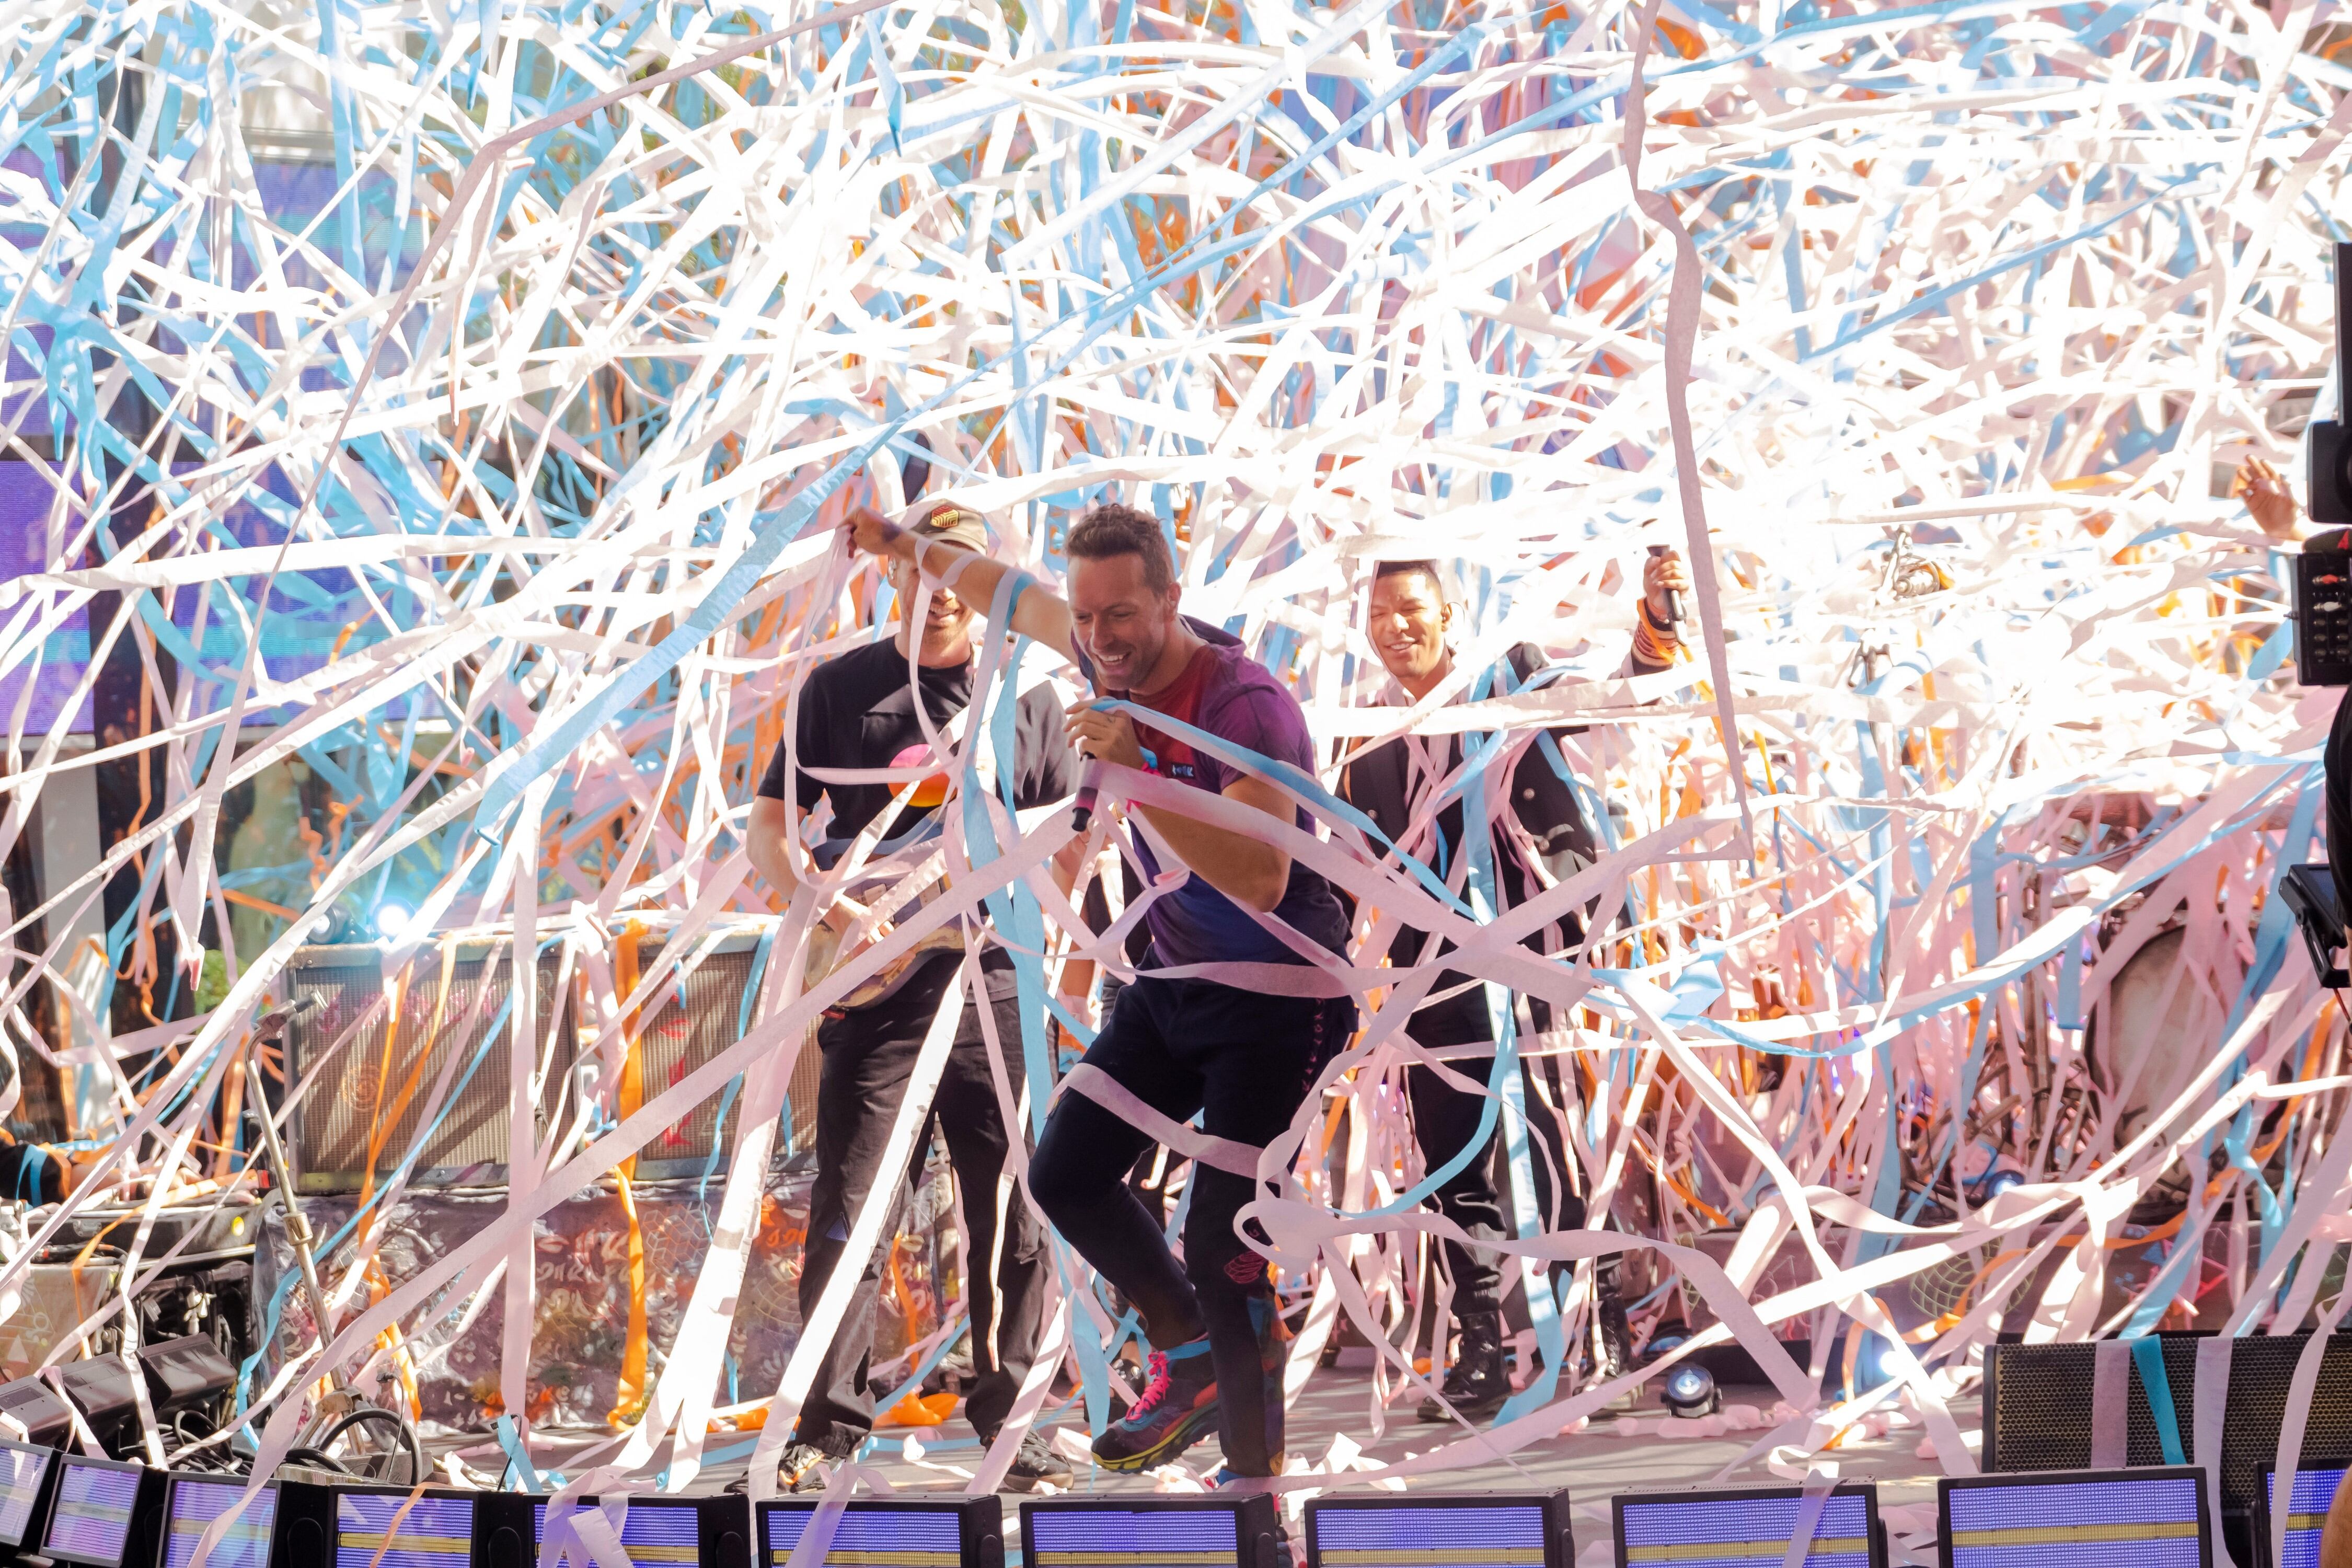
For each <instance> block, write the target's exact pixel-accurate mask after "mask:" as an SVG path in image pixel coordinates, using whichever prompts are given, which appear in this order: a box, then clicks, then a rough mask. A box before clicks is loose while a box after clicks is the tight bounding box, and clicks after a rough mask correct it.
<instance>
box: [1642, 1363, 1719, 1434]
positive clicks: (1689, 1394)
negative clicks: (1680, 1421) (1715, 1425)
mask: <svg viewBox="0 0 2352 1568" xmlns="http://www.w3.org/2000/svg"><path fill="white" fill-rule="evenodd" d="M1658 1397H1659V1398H1660V1399H1661V1400H1663V1401H1664V1403H1665V1406H1666V1408H1667V1409H1668V1410H1671V1411H1673V1412H1674V1413H1675V1415H1680V1416H1684V1417H1685V1418H1687V1419H1690V1420H1694V1421H1695V1420H1696V1419H1698V1417H1700V1416H1702V1415H1714V1414H1715V1413H1716V1412H1717V1411H1718V1410H1720V1409H1722V1408H1723V1391H1722V1390H1721V1389H1719V1388H1717V1387H1716V1385H1715V1373H1711V1372H1709V1371H1707V1370H1706V1368H1705V1367H1703V1366H1695V1365H1693V1364H1692V1363H1689V1362H1685V1363H1683V1364H1682V1365H1680V1366H1678V1367H1676V1368H1675V1370H1674V1371H1672V1372H1670V1373H1667V1374H1666V1385H1665V1387H1664V1388H1662V1389H1660V1390H1659V1391H1658Z"/></svg>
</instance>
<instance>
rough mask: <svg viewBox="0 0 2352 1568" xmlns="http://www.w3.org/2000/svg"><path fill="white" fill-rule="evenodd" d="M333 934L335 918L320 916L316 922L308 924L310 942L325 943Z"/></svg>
mask: <svg viewBox="0 0 2352 1568" xmlns="http://www.w3.org/2000/svg"><path fill="white" fill-rule="evenodd" d="M334 934H335V918H334V916H332V915H320V917H319V918H318V919H317V920H315V921H311V922H310V940H311V941H312V942H324V941H326V940H327V939H328V938H329V937H331V936H332V935H334Z"/></svg>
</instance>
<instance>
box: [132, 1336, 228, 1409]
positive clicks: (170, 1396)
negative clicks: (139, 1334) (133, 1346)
mask: <svg viewBox="0 0 2352 1568" xmlns="http://www.w3.org/2000/svg"><path fill="white" fill-rule="evenodd" d="M139 1366H140V1370H141V1371H142V1372H144V1373H146V1376H147V1398H148V1402H149V1403H150V1404H151V1405H152V1406H153V1407H154V1411H155V1414H156V1415H174V1414H176V1413H178V1412H180V1411H183V1410H188V1409H193V1408H194V1407H195V1406H196V1405H202V1404H203V1403H204V1402H205V1401H206V1400H207V1399H213V1398H216V1397H218V1396H219V1395H221V1394H226V1393H227V1392H228V1391H229V1390H230V1389H231V1388H233V1387H235V1386H236V1367H235V1366H234V1365H232V1364H230V1362H229V1359H228V1357H227V1356H226V1355H224V1354H223V1353H222V1352H221V1348H220V1346H218V1345H217V1344H215V1343H214V1342H213V1341H212V1337H211V1336H210V1335H208V1334H189V1335H186V1336H184V1338H181V1339H176V1340H163V1341H159V1342H156V1343H154V1344H152V1345H142V1346H140V1347H139Z"/></svg>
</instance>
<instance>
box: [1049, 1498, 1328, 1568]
mask: <svg viewBox="0 0 2352 1568" xmlns="http://www.w3.org/2000/svg"><path fill="white" fill-rule="evenodd" d="M1021 1546H1022V1560H1023V1561H1024V1563H1027V1564H1028V1568H1166V1565H1167V1564H1169V1563H1184V1564H1186V1565H1187V1568H1286V1563H1287V1562H1288V1559H1289V1555H1290V1554H1289V1552H1288V1549H1287V1548H1286V1546H1285V1544H1284V1542H1283V1539H1282V1525H1281V1521H1279V1520H1278V1519H1277V1518H1276V1514H1275V1508H1274V1500H1273V1499H1272V1498H1271V1497H1269V1496H1268V1495H1267V1494H1265V1493H1264V1492H1254V1493H1251V1494H1249V1495H1247V1496H1243V1497H1235V1496H1233V1495H1231V1494H1228V1493H1211V1494H1209V1495H1207V1496H1204V1497H1186V1498H1159V1497H1154V1498H1127V1497H1119V1498H1103V1499H1095V1498H1070V1499H1062V1498H1055V1499H1054V1500H1052V1501H1050V1502H1024V1503H1023V1504H1022V1505H1021Z"/></svg>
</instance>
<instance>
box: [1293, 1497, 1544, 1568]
mask: <svg viewBox="0 0 2352 1568" xmlns="http://www.w3.org/2000/svg"><path fill="white" fill-rule="evenodd" d="M1306 1526H1307V1568H1427V1565H1428V1564H1431V1563H1444V1564H1445V1565H1446V1568H1575V1564H1576V1540H1575V1536H1574V1533H1573V1531H1571V1530H1570V1524H1569V1503H1568V1493H1567V1491H1566V1490H1565V1489H1562V1490H1559V1491H1552V1492H1536V1493H1522V1494H1517V1495H1514V1494H1508V1493H1497V1492H1472V1493H1465V1494H1464V1495H1461V1496H1457V1497H1444V1496H1439V1495H1435V1494H1433V1493H1429V1492H1415V1493H1413V1494H1412V1496H1410V1497H1396V1496H1389V1497H1348V1498H1335V1497H1316V1498H1309V1499H1307V1514H1306Z"/></svg>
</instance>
